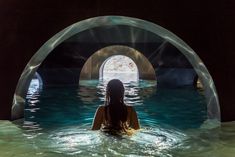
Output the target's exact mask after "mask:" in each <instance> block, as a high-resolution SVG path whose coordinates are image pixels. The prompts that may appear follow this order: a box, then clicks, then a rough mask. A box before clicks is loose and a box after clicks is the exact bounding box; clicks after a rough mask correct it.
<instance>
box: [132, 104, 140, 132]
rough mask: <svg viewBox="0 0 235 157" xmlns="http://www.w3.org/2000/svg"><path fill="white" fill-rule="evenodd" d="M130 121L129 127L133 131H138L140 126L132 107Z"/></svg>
mask: <svg viewBox="0 0 235 157" xmlns="http://www.w3.org/2000/svg"><path fill="white" fill-rule="evenodd" d="M130 120H131V122H130V123H131V127H132V128H133V129H135V130H138V129H140V124H139V120H138V117H137V114H136V111H135V109H134V107H131V117H130Z"/></svg>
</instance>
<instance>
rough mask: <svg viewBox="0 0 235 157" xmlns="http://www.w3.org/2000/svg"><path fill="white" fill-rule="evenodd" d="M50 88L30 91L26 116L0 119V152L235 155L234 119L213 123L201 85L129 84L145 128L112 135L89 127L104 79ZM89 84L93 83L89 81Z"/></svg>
mask: <svg viewBox="0 0 235 157" xmlns="http://www.w3.org/2000/svg"><path fill="white" fill-rule="evenodd" d="M83 84H85V85H86V86H81V87H80V88H75V87H57V88H46V89H43V91H41V92H40V93H37V92H36V93H34V94H32V93H31V94H29V95H28V103H27V104H26V109H25V120H21V121H17V122H13V123H12V122H9V121H0V156H1V157H8V156H17V157H27V156H29V157H32V156H40V157H41V156H42V157H46V156H49V157H50V156H52V157H60V156H79V157H80V156H108V157H109V156H161V157H171V156H174V157H175V156H176V157H178V156H179V157H189V156H190V157H192V156H193V157H208V156H213V157H233V156H234V154H235V124H233V123H227V124H223V125H222V127H221V128H212V129H208V128H210V127H211V126H213V122H210V121H207V122H204V121H205V120H206V104H205V100H204V96H203V95H202V94H201V93H200V92H199V91H197V90H195V89H193V88H190V87H185V88H179V89H157V90H156V88H155V87H153V86H152V84H151V82H146V81H142V82H141V83H140V84H126V97H125V100H126V102H127V103H128V104H130V105H133V106H135V109H136V111H137V113H138V116H139V119H140V124H141V130H140V131H138V132H136V133H135V134H134V135H133V136H123V137H114V136H110V135H106V134H104V133H102V132H100V131H91V130H90V127H91V123H92V120H93V115H94V112H95V109H96V108H97V106H98V105H99V104H103V100H104V98H103V94H104V87H103V85H102V84H99V85H98V84H97V82H96V81H93V82H85V83H84V82H83ZM88 84H89V86H87V85H88Z"/></svg>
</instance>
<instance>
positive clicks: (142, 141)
mask: <svg viewBox="0 0 235 157" xmlns="http://www.w3.org/2000/svg"><path fill="white" fill-rule="evenodd" d="M36 132H37V131H35V132H27V131H26V130H24V129H22V128H20V127H19V124H18V125H16V124H14V123H11V122H9V121H0V135H1V136H0V148H1V149H0V154H1V156H3V157H8V156H20V157H31V156H43V157H46V156H50V157H58V156H59V157H60V156H61V157H62V156H160V157H188V156H190V157H191V156H192V157H208V156H213V157H233V156H234V153H235V123H232V122H231V123H227V124H223V125H222V127H221V128H215V129H210V130H208V129H200V128H198V129H187V130H177V129H173V128H168V127H162V126H159V127H156V128H142V129H141V130H140V131H138V132H136V133H135V134H134V135H133V136H123V137H122V138H120V137H115V136H110V135H107V134H104V133H102V132H100V131H90V130H89V128H88V127H80V126H70V127H60V128H56V129H51V130H44V132H43V133H41V134H36ZM12 149H14V151H12Z"/></svg>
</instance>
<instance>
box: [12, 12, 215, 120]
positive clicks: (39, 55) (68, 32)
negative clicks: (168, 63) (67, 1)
mask: <svg viewBox="0 0 235 157" xmlns="http://www.w3.org/2000/svg"><path fill="white" fill-rule="evenodd" d="M117 25H126V26H133V27H137V28H141V29H143V30H146V31H149V32H152V33H153V34H156V35H158V36H160V37H162V38H163V39H164V40H166V41H167V42H169V43H171V44H172V45H174V46H175V47H176V48H178V49H179V50H180V51H181V52H182V53H183V54H184V55H185V56H186V58H187V59H188V60H189V62H190V63H191V64H192V66H193V68H194V69H195V71H196V72H197V74H198V76H199V77H200V79H201V81H202V83H203V85H204V89H205V95H206V99H207V109H208V117H209V118H210V119H217V120H220V108H219V101H218V96H217V92H216V89H215V86H214V82H213V80H212V77H211V75H210V74H209V72H208V70H207V68H206V67H205V65H204V64H203V62H202V61H201V59H200V58H199V57H198V56H197V54H196V53H195V52H194V51H193V50H192V49H191V48H190V47H189V46H188V45H187V44H186V43H185V42H184V41H183V40H181V39H180V38H179V37H177V36H176V35H175V34H173V33H171V32H170V31H168V30H166V29H164V28H162V27H160V26H158V25H156V24H154V23H151V22H148V21H144V20H141V19H136V18H130V17H122V16H102V17H95V18H90V19H87V20H84V21H81V22H78V23H75V24H73V25H71V26H69V27H67V28H65V29H64V30H62V31H61V32H59V33H57V34H56V35H54V36H53V37H52V38H51V39H49V40H48V41H47V42H46V43H45V44H44V45H43V46H42V47H41V48H40V49H39V50H38V51H37V52H36V54H35V55H34V56H33V57H32V58H31V60H30V61H29V63H28V64H27V66H26V67H25V69H24V71H23V73H22V75H21V77H20V79H19V82H18V84H17V87H16V91H15V95H14V97H21V98H24V97H25V95H26V92H27V87H28V86H29V80H31V79H32V77H33V75H34V73H35V72H36V70H37V69H38V67H39V66H40V64H41V63H42V62H43V60H44V59H45V58H46V57H47V55H48V54H49V53H50V52H51V51H52V50H53V49H54V48H55V47H56V46H58V45H59V44H60V43H61V42H63V41H64V40H66V39H68V38H69V37H71V36H73V35H75V34H76V33H79V32H82V31H84V30H88V29H91V28H94V27H101V26H117ZM23 109H24V104H21V103H18V101H17V100H16V101H14V104H13V105H12V119H17V118H19V117H23Z"/></svg>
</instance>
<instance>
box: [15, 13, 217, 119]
mask: <svg viewBox="0 0 235 157" xmlns="http://www.w3.org/2000/svg"><path fill="white" fill-rule="evenodd" d="M104 19H105V20H106V21H105V22H104V21H103V20H104ZM92 20H93V23H92V24H91V23H89V22H90V21H92ZM117 21H118V22H117ZM130 21H132V22H130ZM118 46H121V47H124V49H125V48H129V49H134V50H136V51H138V52H139V53H141V55H143V57H144V58H146V59H147V61H148V62H149V64H150V65H151V67H152V69H153V71H152V73H151V74H153V73H154V77H152V75H151V76H148V77H147V76H146V78H145V79H146V80H156V81H157V86H156V89H159V88H162V89H164V88H181V87H185V86H192V87H193V86H195V80H197V78H199V79H200V80H201V84H203V93H204V95H205V98H206V99H207V112H208V115H207V116H208V118H209V119H217V120H218V121H220V111H219V102H218V97H217V93H216V89H215V87H214V84H213V80H212V78H211V76H210V74H209V72H208V71H207V69H206V67H205V66H204V64H203V62H202V61H201V60H200V58H199V57H198V56H197V55H196V53H195V52H194V51H193V50H192V49H191V48H190V47H189V46H188V45H187V44H186V43H184V42H183V41H182V40H181V39H179V38H178V37H177V36H176V35H174V34H173V33H171V32H169V31H167V30H165V29H164V28H162V27H160V26H158V25H156V24H152V23H150V22H147V21H143V20H140V19H134V18H128V17H118V16H117V17H115V16H114V17H111V16H108V17H97V18H93V19H89V20H84V21H81V22H78V23H77V24H74V25H72V26H70V27H67V28H66V29H64V30H63V31H61V32H59V33H58V34H56V35H55V36H53V37H52V38H51V39H50V40H48V42H46V43H45V44H44V45H43V46H42V47H41V48H40V49H39V50H38V51H37V52H36V54H35V55H34V56H33V57H32V59H31V60H30V61H29V63H28V65H27V66H26V68H25V70H24V72H23V74H22V76H21V78H20V80H19V83H18V86H17V88H16V92H15V95H14V100H13V106H12V119H17V118H20V117H22V116H23V113H24V105H25V104H24V103H25V98H26V95H27V92H28V87H29V84H30V81H31V80H32V78H33V77H34V75H35V72H37V73H38V75H40V77H41V80H42V82H43V87H53V86H78V85H79V82H80V80H81V71H82V69H83V68H84V65H85V64H86V62H87V60H89V58H90V57H91V56H92V55H93V54H94V53H95V52H99V51H100V50H102V49H104V48H106V47H111V48H112V47H118ZM107 54H108V52H107ZM117 54H122V52H121V51H120V52H117ZM130 56H132V57H133V56H134V55H130ZM100 57H101V58H103V60H106V59H107V58H108V57H110V56H109V55H105V54H102V55H101V56H100ZM138 57H139V58H143V57H142V56H139V55H136V58H138ZM103 63H104V62H100V64H103ZM136 64H137V63H136ZM138 66H140V67H141V66H142V65H138V64H137V67H138ZM99 68H100V67H99ZM144 70H148V68H147V69H143V70H142V71H144ZM99 72H100V71H99V70H98V71H97V70H96V73H97V74H96V76H97V75H98V76H99ZM89 79H90V80H92V79H93V77H92V76H91V77H90V78H89ZM211 82H212V84H211Z"/></svg>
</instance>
